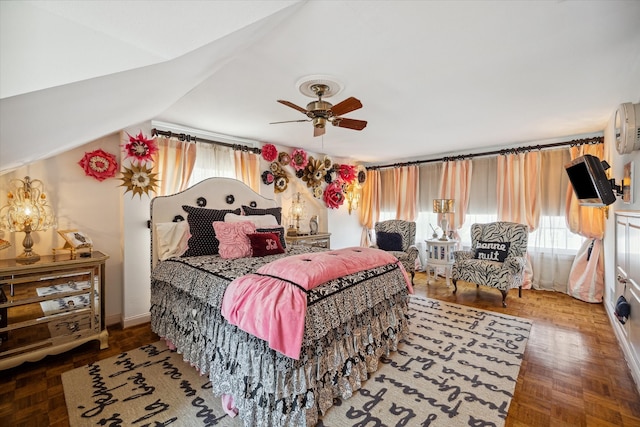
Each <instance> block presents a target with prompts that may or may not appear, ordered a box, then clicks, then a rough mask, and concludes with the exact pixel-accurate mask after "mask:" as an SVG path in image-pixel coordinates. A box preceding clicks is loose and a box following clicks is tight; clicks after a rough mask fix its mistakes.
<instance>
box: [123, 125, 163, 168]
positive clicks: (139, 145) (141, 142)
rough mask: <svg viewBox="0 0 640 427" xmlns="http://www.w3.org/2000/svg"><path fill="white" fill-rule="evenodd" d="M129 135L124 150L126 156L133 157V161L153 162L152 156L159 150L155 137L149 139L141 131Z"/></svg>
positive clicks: (140, 162) (138, 162)
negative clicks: (134, 134)
mask: <svg viewBox="0 0 640 427" xmlns="http://www.w3.org/2000/svg"><path fill="white" fill-rule="evenodd" d="M127 135H128V136H129V142H128V143H127V144H125V146H124V151H125V154H126V158H129V157H131V158H132V159H133V160H132V163H135V164H142V163H146V162H153V159H152V156H153V155H154V154H155V153H157V152H158V146H157V145H156V141H155V139H149V138H147V137H146V136H144V135H143V134H142V132H140V133H139V134H138V135H136V136H131V135H129V134H128V133H127Z"/></svg>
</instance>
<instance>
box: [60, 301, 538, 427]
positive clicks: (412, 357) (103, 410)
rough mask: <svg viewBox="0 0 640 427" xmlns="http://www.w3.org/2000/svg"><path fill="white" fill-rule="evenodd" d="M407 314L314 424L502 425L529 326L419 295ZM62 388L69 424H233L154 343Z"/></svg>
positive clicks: (202, 381) (89, 369)
mask: <svg viewBox="0 0 640 427" xmlns="http://www.w3.org/2000/svg"><path fill="white" fill-rule="evenodd" d="M410 307H411V312H410V313H411V316H412V318H411V334H410V336H409V337H408V339H407V340H406V341H405V342H402V344H401V345H400V346H399V349H398V351H397V352H396V353H393V354H392V355H391V356H390V359H384V360H383V363H382V364H381V368H380V369H379V370H378V371H377V372H375V373H373V374H372V375H371V378H369V380H367V381H366V383H365V384H364V387H363V388H362V389H360V390H359V391H358V392H357V393H355V394H354V396H352V397H351V398H350V399H347V400H345V401H339V400H337V401H336V405H335V406H333V407H332V408H331V409H330V410H329V411H328V413H327V414H326V415H325V416H324V417H323V419H322V420H321V421H320V423H319V424H318V426H342V427H347V426H349V427H351V426H363V427H365V426H367V427H368V426H446V427H449V426H458V425H459V426H462V425H474V426H502V425H504V420H505V418H506V416H507V412H508V410H509V403H510V402H511V397H512V393H513V390H514V388H515V384H516V379H517V377H518V371H519V370H520V364H521V362H522V358H523V353H524V349H525V346H526V342H527V339H528V336H529V331H530V329H531V322H529V321H528V320H526V319H521V318H517V317H513V316H508V315H504V314H501V313H496V312H489V311H482V310H477V309H474V308H471V307H466V306H461V305H456V304H450V303H445V302H442V301H438V300H433V299H427V298H419V297H412V298H411V303H410ZM62 382H63V385H64V391H65V399H66V402H67V409H68V411H69V420H70V424H71V426H90V425H166V424H168V423H173V425H181V426H182V425H184V426H196V425H218V426H240V425H241V421H240V419H239V418H233V419H232V418H229V417H228V416H226V415H225V413H224V411H223V410H222V406H221V403H220V399H219V398H216V397H214V396H213V395H212V393H211V391H210V386H209V384H208V379H207V378H204V377H200V376H198V373H197V372H196V370H195V369H193V368H191V367H190V366H189V365H188V364H186V363H184V362H183V361H182V357H181V356H180V355H179V354H177V353H175V352H171V351H169V350H168V349H167V348H166V346H165V345H164V344H163V343H161V342H158V343H155V344H152V345H148V346H144V347H142V348H139V349H136V350H133V351H131V352H128V353H123V354H121V355H119V356H114V357H112V358H109V359H106V360H102V361H100V362H97V363H94V364H91V365H88V366H85V367H82V368H78V369H74V370H72V371H69V372H65V373H64V374H63V375H62ZM109 423H112V424H109ZM163 423H165V424H163Z"/></svg>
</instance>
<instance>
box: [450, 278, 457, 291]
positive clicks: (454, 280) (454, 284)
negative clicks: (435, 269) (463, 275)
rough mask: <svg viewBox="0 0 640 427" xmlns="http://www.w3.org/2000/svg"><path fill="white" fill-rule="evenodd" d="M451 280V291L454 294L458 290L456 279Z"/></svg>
mask: <svg viewBox="0 0 640 427" xmlns="http://www.w3.org/2000/svg"><path fill="white" fill-rule="evenodd" d="M451 281H452V282H453V293H454V294H455V293H456V291H457V290H458V279H451Z"/></svg>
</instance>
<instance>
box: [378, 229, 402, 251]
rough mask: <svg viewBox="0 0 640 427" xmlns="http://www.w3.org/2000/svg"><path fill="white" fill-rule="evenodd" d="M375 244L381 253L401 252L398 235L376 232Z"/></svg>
mask: <svg viewBox="0 0 640 427" xmlns="http://www.w3.org/2000/svg"><path fill="white" fill-rule="evenodd" d="M376 244H377V245H378V248H380V249H382V250H383V251H402V236H401V235H400V233H387V232H386V231H378V232H377V233H376Z"/></svg>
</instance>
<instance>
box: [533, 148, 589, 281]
mask: <svg viewBox="0 0 640 427" xmlns="http://www.w3.org/2000/svg"><path fill="white" fill-rule="evenodd" d="M540 154H541V165H540V170H541V171H542V173H541V175H540V188H541V190H542V191H541V192H540V222H539V225H538V228H537V229H536V230H535V231H533V232H532V233H529V247H528V254H529V260H530V262H531V267H532V273H533V276H532V287H533V288H534V289H544V290H551V291H559V292H565V293H566V292H567V282H568V278H569V272H570V271H571V264H572V263H573V260H574V257H575V255H576V251H577V249H578V248H579V247H580V245H581V244H582V241H583V240H584V238H583V237H581V236H580V235H578V234H574V233H572V232H571V231H570V230H569V228H568V227H567V224H566V220H565V216H564V212H565V203H566V195H567V188H568V186H569V178H568V177H567V174H566V172H565V169H564V165H565V164H566V163H568V162H569V161H570V160H571V155H570V152H569V149H568V148H562V149H557V150H546V151H542V152H541V153H540Z"/></svg>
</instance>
